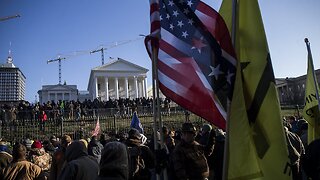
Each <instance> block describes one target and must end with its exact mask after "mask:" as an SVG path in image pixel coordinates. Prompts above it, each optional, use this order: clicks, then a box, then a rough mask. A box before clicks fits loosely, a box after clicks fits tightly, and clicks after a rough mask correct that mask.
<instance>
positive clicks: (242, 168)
mask: <svg viewBox="0 0 320 180" xmlns="http://www.w3.org/2000/svg"><path fill="white" fill-rule="evenodd" d="M236 7H237V8H236V9H237V10H236V14H235V17H236V18H235V19H236V21H235V25H236V26H235V27H236V28H231V27H232V12H233V11H232V0H224V1H223V3H222V5H221V9H220V14H221V15H222V16H223V18H224V20H225V22H226V23H227V25H228V27H229V30H230V31H231V29H235V32H234V33H235V39H236V41H235V49H236V51H237V56H238V61H239V62H240V64H239V66H240V67H241V68H238V70H240V71H239V72H238V74H237V75H238V76H237V77H236V83H235V90H234V93H233V101H232V103H231V109H230V119H229V121H228V125H227V126H228V129H227V131H228V132H227V133H228V137H227V152H226V159H225V163H226V165H225V171H224V172H225V173H224V175H225V177H226V178H227V179H266V180H270V179H281V180H286V179H291V177H290V167H289V164H288V163H289V158H288V150H287V144H286V140H285V136H284V129H283V124H282V118H281V115H280V105H279V100H278V97H277V91H276V87H275V79H274V74H273V69H272V64H271V58H270V54H269V49H268V44H267V39H266V35H265V31H264V26H263V22H262V17H261V14H260V9H259V4H258V1H257V0H237V5H236ZM239 66H238V67H239ZM239 75H240V76H239Z"/></svg>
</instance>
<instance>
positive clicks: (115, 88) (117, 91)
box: [114, 77, 119, 99]
mask: <svg viewBox="0 0 320 180" xmlns="http://www.w3.org/2000/svg"><path fill="white" fill-rule="evenodd" d="M118 86H119V81H118V78H117V77H116V78H114V90H115V92H116V99H119V89H118Z"/></svg>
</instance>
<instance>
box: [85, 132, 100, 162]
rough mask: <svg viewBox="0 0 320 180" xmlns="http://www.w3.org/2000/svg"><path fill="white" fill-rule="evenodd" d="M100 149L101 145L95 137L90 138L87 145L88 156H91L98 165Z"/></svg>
mask: <svg viewBox="0 0 320 180" xmlns="http://www.w3.org/2000/svg"><path fill="white" fill-rule="evenodd" d="M102 149H103V145H102V144H101V143H100V142H99V141H98V139H97V136H92V137H91V141H90V142H89V144H88V155H90V156H93V157H94V158H95V159H96V160H97V162H98V164H99V163H100V159H101V152H102Z"/></svg>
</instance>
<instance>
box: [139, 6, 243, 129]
mask: <svg viewBox="0 0 320 180" xmlns="http://www.w3.org/2000/svg"><path fill="white" fill-rule="evenodd" d="M150 19H151V33H150V35H149V36H148V37H146V39H145V43H146V48H147V51H148V53H149V55H150V56H151V53H152V48H156V50H157V55H158V56H157V57H158V59H157V60H158V61H157V64H158V67H157V68H158V79H159V86H160V89H161V91H162V93H163V94H164V95H165V96H167V97H169V98H170V99H172V100H173V101H175V102H176V103H177V104H179V105H180V106H182V107H184V108H186V109H187V110H189V111H191V112H193V113H195V114H197V115H199V116H200V117H203V118H204V119H206V120H208V121H209V122H212V123H213V124H215V125H216V126H218V127H219V128H222V129H225V127H226V117H227V113H226V106H227V101H228V100H231V98H232V93H233V84H234V79H235V71H236V63H237V61H236V55H235V51H234V49H233V46H232V43H231V38H230V34H229V31H228V29H227V27H226V25H225V23H224V21H223V19H222V17H221V16H220V15H219V14H218V13H217V12H216V11H215V10H214V9H212V8H211V7H210V6H208V5H207V4H205V3H203V2H201V1H199V0H150Z"/></svg>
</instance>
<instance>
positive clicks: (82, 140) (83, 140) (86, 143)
mask: <svg viewBox="0 0 320 180" xmlns="http://www.w3.org/2000/svg"><path fill="white" fill-rule="evenodd" d="M79 141H80V142H82V143H83V144H84V146H85V147H86V149H88V141H87V140H85V139H79Z"/></svg>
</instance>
